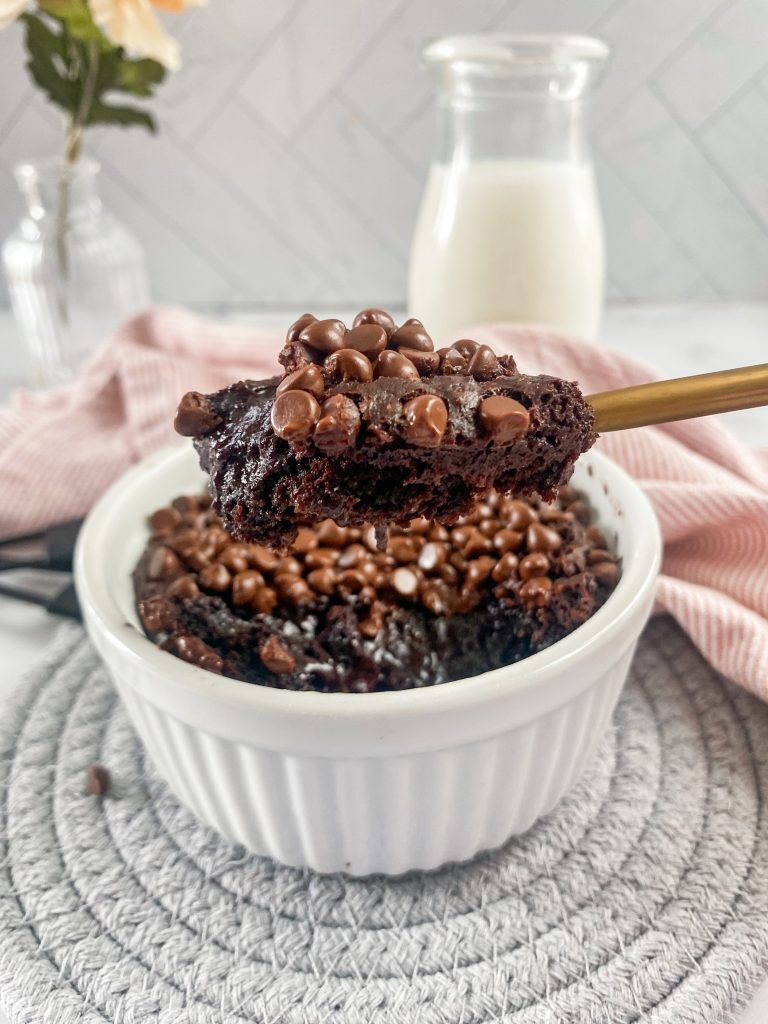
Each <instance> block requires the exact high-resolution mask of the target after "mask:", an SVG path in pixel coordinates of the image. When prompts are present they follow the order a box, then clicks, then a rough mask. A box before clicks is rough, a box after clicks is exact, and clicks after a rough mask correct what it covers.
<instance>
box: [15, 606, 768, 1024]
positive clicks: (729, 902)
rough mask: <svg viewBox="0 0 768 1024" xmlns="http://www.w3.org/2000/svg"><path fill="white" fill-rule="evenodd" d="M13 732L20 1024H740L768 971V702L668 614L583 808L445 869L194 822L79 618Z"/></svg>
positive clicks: (20, 706)
mask: <svg viewBox="0 0 768 1024" xmlns="http://www.w3.org/2000/svg"><path fill="white" fill-rule="evenodd" d="M361 699H365V698H361ZM0 733H1V736H0V750H1V760H0V767H1V770H2V778H3V786H2V801H1V814H2V819H1V820H0V844H1V846H2V850H1V852H0V1005H2V1008H3V1009H4V1011H5V1012H6V1013H7V1014H8V1017H9V1019H10V1021H11V1022H12V1024H17V1022H24V1024H33V1022H41V1024H43V1022H44V1024H75V1022H78V1024H80V1022H86V1024H91V1022H93V1024H95V1022H100V1024H104V1022H110V1024H111V1022H114V1024H134V1022H136V1024H138V1022H141V1024H145V1022H146V1024H149V1022H151V1024H220V1022H226V1024H241V1022H243V1024H245V1022H258V1024H326V1022H327V1024H369V1022H370V1024H480V1022H483V1024H485V1022H490V1021H505V1022H507V1021H509V1022H515V1024H534V1022H535V1024H562V1022H569V1024H571V1022H573V1024H588V1022H589V1024H628V1022H630V1021H650V1022H656V1024H660V1022H669V1024H672V1022H674V1024H688V1022H691V1024H693V1022H695V1024H709V1022H712V1024H725V1022H728V1021H731V1020H733V1019H734V1014H735V1013H736V1012H737V1010H738V1009H739V1008H741V1007H742V1006H743V1005H744V1003H745V1002H747V1001H748V999H749V996H750V995H751V993H752V992H753V991H754V989H755V988H756V987H757V985H758V983H759V982H760V981H761V980H762V979H763V978H764V977H765V975H766V973H768V822H767V821H766V800H765V796H766V793H767V792H768V708H766V707H764V706H763V705H762V704H760V703H759V702H757V701H756V700H754V699H753V698H751V697H749V696H748V695H747V694H746V693H744V692H742V691H740V690H737V688H735V687H733V686H731V685H730V684H728V683H726V682H724V681H723V680H721V679H720V678H719V677H718V676H717V675H716V674H715V673H714V672H713V671H712V670H711V669H710V668H709V667H708V666H707V664H706V663H705V662H704V661H703V660H702V658H701V657H700V656H699V655H698V653H697V652H696V651H695V650H694V648H693V647H692V646H691V645H690V643H689V642H688V640H687V639H686V638H685V637H684V636H683V634H682V633H681V632H680V631H679V630H678V628H677V627H676V626H674V625H673V624H672V622H671V620H668V619H657V620H655V621H653V622H652V623H651V625H650V626H649V628H648V630H647V631H646V633H645V635H644V637H643V639H642V641H641V644H640V647H639V650H638V654H637V658H636V660H635V664H634V667H633V670H632V676H631V680H630V682H629V684H628V686H627V689H626V691H625V694H624V696H623V697H622V699H621V702H620V704H619V707H618V709H617V712H616V716H615V719H614V725H613V727H612V730H611V732H610V734H609V735H608V736H607V738H606V740H605V741H604V743H603V745H602V747H601V749H600V752H599V755H598V756H597V757H596V759H595V761H594V762H593V764H592V765H591V766H590V768H589V769H588V771H587V773H586V775H585V776H584V777H583V778H582V780H581V781H580V783H579V784H578V785H577V787H576V789H575V790H574V791H573V792H572V794H571V795H570V796H569V797H568V798H567V799H566V800H565V801H564V802H563V803H562V804H561V805H560V806H559V807H558V808H557V809H556V810H555V811H554V812H553V813H552V814H551V815H549V816H548V817H547V818H546V819H544V820H542V821H541V822H539V823H538V824H537V825H536V826H534V828H533V829H531V830H530V831H529V832H528V833H527V834H526V835H524V836H522V837H518V838H517V839H514V840H512V841H510V842H509V843H508V844H507V845H506V846H505V847H503V848H502V849H501V850H497V851H495V852H493V853H488V854H483V855H481V856H480V857H478V858H476V859H475V860H474V861H472V862H471V863H469V864H464V865H458V866H452V867H448V868H445V869H443V870H441V871H438V872H432V873H428V874H427V873H414V874H411V875H407V876H403V877H401V878H397V879H385V878H382V877H376V878H370V879H350V878H346V877H343V876H339V875H334V876H320V875H315V874H313V873H312V872H309V871H297V870H294V869H290V868H286V867H282V866H280V865H278V864H275V863H274V862H272V861H269V860H267V859H265V858H260V857H255V856H252V855H250V854H248V853H246V852H245V851H244V850H243V849H242V848H241V847H238V846H233V845H231V844H229V843H227V842H225V841H224V840H223V839H221V838H220V837H219V836H218V835H216V834H215V833H213V832H212V831H211V830H209V829H208V828H207V827H205V826H203V825H201V824H199V823H198V822H197V821H196V820H195V819H194V817H193V816H192V814H191V813H190V812H189V811H187V810H186V809H185V808H184V807H182V806H180V805H179V803H178V802H177V801H176V799H175V798H174V797H173V796H172V795H171V794H170V793H169V791H168V790H167V788H166V787H165V785H164V784H163V783H162V781H161V780H160V779H159V778H158V776H157V775H156V774H155V772H154V771H153V769H152V768H151V766H150V765H149V764H148V763H147V761H146V759H145V756H144V753H143V750H142V747H141V744H140V743H139V741H138V739H137V737H136V735H135V734H134V733H133V731H132V729H131V727H130V725H129V724H128V721H127V719H126V716H125V714H124V713H123V710H122V708H121V706H120V704H119V701H118V700H117V697H116V695H115V693H114V691H113V689H112V687H111V685H110V683H109V681H108V679H107V677H106V674H105V671H104V669H103V667H102V666H101V665H100V663H99V661H98V658H97V657H96V654H95V653H94V651H93V649H92V648H91V646H90V645H89V643H88V641H87V640H86V639H85V638H84V635H83V633H82V631H81V630H80V628H79V627H77V626H74V625H71V626H66V627H64V628H63V629H62V631H61V632H60V633H59V634H58V636H57V638H56V641H55V642H54V644H53V645H52V646H51V647H50V648H49V649H48V651H47V652H46V654H45V656H44V658H43V659H42V661H41V662H40V663H39V664H38V666H37V667H36V668H35V669H34V670H33V671H32V673H31V674H30V675H29V676H28V677H27V679H26V681H25V683H24V684H23V686H22V692H21V694H20V697H19V700H18V702H17V704H16V705H15V707H14V709H13V712H12V713H11V714H10V715H9V714H7V713H6V714H5V715H4V720H3V724H2V727H1V728H0ZM94 763H99V764H104V765H106V766H107V767H108V769H109V771H110V773H111V776H112V780H113V781H112V787H111V789H110V791H109V793H108V795H107V796H106V797H104V798H99V797H95V796H92V795H88V794H87V793H86V787H85V776H86V769H87V767H88V766H89V765H91V764H94ZM510 785H514V779H510ZM329 827H333V824H332V823H331V822H329Z"/></svg>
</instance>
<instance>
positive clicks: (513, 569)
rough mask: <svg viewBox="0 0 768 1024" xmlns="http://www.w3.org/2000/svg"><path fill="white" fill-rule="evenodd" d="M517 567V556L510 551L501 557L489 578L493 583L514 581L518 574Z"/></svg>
mask: <svg viewBox="0 0 768 1024" xmlns="http://www.w3.org/2000/svg"><path fill="white" fill-rule="evenodd" d="M518 565H519V560H518V557H517V555H515V554H513V553H512V552H511V551H507V553H506V554H505V555H502V556H501V558H500V559H499V560H498V562H497V563H496V565H495V566H494V567H493V571H492V572H491V578H492V579H493V581H494V582H495V583H504V582H506V581H507V580H509V579H515V578H516V577H517V574H518V573H517V569H518Z"/></svg>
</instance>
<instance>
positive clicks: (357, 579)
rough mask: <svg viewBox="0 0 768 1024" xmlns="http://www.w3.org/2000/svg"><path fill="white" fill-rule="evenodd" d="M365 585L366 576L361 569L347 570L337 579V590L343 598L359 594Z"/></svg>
mask: <svg viewBox="0 0 768 1024" xmlns="http://www.w3.org/2000/svg"><path fill="white" fill-rule="evenodd" d="M365 585H366V580H365V576H364V575H363V573H361V572H360V570H359V569H345V570H344V571H343V572H340V573H339V575H338V577H337V579H336V589H337V590H338V591H339V593H340V594H341V596H342V597H349V596H350V594H357V593H359V592H360V591H361V590H362V589H363V587H364V586H365Z"/></svg>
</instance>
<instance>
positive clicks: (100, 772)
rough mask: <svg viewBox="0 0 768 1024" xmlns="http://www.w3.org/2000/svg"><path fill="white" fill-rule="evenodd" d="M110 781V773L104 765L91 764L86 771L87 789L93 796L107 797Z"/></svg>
mask: <svg viewBox="0 0 768 1024" xmlns="http://www.w3.org/2000/svg"><path fill="white" fill-rule="evenodd" d="M110 781H111V780H110V777H109V771H108V770H107V769H106V768H105V767H104V765H103V764H89V765H88V767H87V768H86V770H85V788H86V790H87V791H88V793H89V794H90V795H91V796H105V795H106V793H107V791H108V790H109V785H110Z"/></svg>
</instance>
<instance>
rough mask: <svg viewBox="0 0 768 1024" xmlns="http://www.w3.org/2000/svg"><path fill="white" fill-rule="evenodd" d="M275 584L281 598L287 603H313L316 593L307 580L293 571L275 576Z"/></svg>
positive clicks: (296, 604)
mask: <svg viewBox="0 0 768 1024" xmlns="http://www.w3.org/2000/svg"><path fill="white" fill-rule="evenodd" d="M274 584H275V589H276V590H277V593H278V596H279V597H280V600H281V601H285V603H286V604H289V605H294V606H301V605H306V604H311V603H312V602H313V600H314V594H313V593H312V591H311V590H310V588H309V586H308V585H307V582H306V580H304V579H302V577H301V576H297V575H294V573H292V572H284V573H280V575H279V576H275V579H274Z"/></svg>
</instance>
